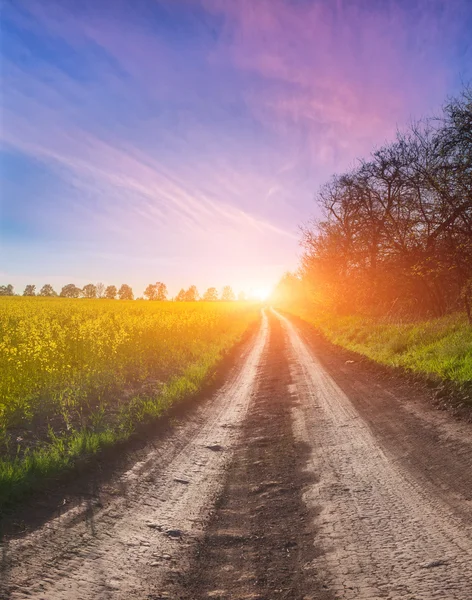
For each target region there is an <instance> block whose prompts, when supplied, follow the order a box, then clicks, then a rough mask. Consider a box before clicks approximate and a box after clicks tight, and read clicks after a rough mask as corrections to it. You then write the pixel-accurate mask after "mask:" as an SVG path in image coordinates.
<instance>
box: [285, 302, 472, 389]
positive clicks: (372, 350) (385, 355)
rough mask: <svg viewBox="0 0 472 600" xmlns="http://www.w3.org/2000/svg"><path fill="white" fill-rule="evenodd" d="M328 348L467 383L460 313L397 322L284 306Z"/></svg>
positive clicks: (471, 362) (468, 338)
mask: <svg viewBox="0 0 472 600" xmlns="http://www.w3.org/2000/svg"><path fill="white" fill-rule="evenodd" d="M287 310H288V311H289V312H292V313H293V314H296V315H297V316H300V317H301V318H303V319H304V320H306V321H308V322H310V323H312V324H313V325H315V327H317V328H318V329H319V330H320V331H322V332H323V333H324V335H325V336H326V337H327V338H328V339H329V340H330V341H331V342H333V343H334V344H337V345H339V346H343V347H344V348H348V349H349V350H353V351H354V352H358V353H359V354H363V355H365V356H367V357H369V358H370V359H372V360H375V361H377V362H379V363H382V364H385V365H389V366H393V367H403V368H404V369H407V370H409V371H413V372H418V373H423V374H425V375H429V376H433V377H437V378H440V379H442V380H447V381H453V382H456V383H459V384H465V383H467V382H471V381H472V327H470V326H469V325H468V323H467V318H466V315H465V314H462V313H456V314H452V315H448V316H445V317H442V318H439V319H431V320H428V321H416V322H406V323H405V322H399V321H396V320H392V319H386V318H385V319H368V318H366V317H360V316H344V317H341V316H334V315H329V314H323V313H321V312H316V311H315V310H313V309H311V310H310V309H309V308H307V307H296V308H293V307H292V308H287Z"/></svg>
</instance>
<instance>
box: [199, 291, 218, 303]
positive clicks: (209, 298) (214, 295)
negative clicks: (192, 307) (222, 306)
mask: <svg viewBox="0 0 472 600" xmlns="http://www.w3.org/2000/svg"><path fill="white" fill-rule="evenodd" d="M202 300H203V301H204V302H216V301H217V300H218V290H217V289H216V288H215V287H209V288H208V289H207V291H206V292H205V293H204V294H203V297H202Z"/></svg>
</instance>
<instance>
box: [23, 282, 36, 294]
mask: <svg viewBox="0 0 472 600" xmlns="http://www.w3.org/2000/svg"><path fill="white" fill-rule="evenodd" d="M23 296H36V286H35V285H34V284H29V285H27V286H26V287H25V291H24V292H23Z"/></svg>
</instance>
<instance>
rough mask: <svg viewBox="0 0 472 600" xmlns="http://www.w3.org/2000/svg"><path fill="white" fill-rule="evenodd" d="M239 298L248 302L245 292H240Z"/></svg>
mask: <svg viewBox="0 0 472 600" xmlns="http://www.w3.org/2000/svg"><path fill="white" fill-rule="evenodd" d="M238 300H239V302H246V300H247V298H246V294H245V292H239V294H238Z"/></svg>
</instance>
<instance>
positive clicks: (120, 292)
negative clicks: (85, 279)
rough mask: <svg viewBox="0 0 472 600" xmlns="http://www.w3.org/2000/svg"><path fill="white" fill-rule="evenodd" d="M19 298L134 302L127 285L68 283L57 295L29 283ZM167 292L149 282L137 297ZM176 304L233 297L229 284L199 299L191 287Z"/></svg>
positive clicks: (5, 290) (10, 291)
mask: <svg viewBox="0 0 472 600" xmlns="http://www.w3.org/2000/svg"><path fill="white" fill-rule="evenodd" d="M15 295H16V294H15V291H14V288H13V286H12V285H11V284H8V285H1V286H0V296H15ZM22 295H23V296H42V297H49V298H54V297H60V298H105V299H107V300H115V299H116V298H119V299H120V300H134V293H133V289H132V288H131V286H129V285H128V284H126V283H123V284H122V285H121V287H120V288H117V287H116V286H115V285H108V286H105V284H103V283H97V284H93V283H88V284H87V285H85V286H84V287H83V288H80V287H77V286H76V285H74V284H73V283H68V284H67V285H65V286H63V288H62V289H61V291H60V293H59V294H58V293H57V292H56V291H55V290H54V288H53V287H52V285H51V284H49V283H46V284H45V285H43V286H42V288H41V289H40V290H39V291H38V292H37V291H36V286H35V285H33V284H29V285H27V286H26V287H25V289H24V291H23V294H22ZM167 297H168V291H167V286H166V285H165V283H162V282H160V281H157V282H156V283H150V284H149V285H148V286H147V287H146V289H145V290H144V293H143V297H141V298H137V300H142V299H144V298H146V299H147V300H152V301H160V302H163V301H165V300H167ZM172 300H174V301H176V302H196V301H198V300H202V301H203V302H217V301H219V300H221V301H223V302H234V301H235V300H236V295H235V293H234V292H233V289H232V287H231V286H230V285H226V286H224V288H223V289H222V292H221V295H219V294H218V290H217V289H216V288H215V287H210V288H208V289H207V290H206V292H204V293H203V294H202V295H201V296H200V294H199V292H198V290H197V287H196V286H195V285H191V286H190V287H189V288H188V289H187V290H185V289H181V290H180V291H179V293H178V294H177V295H176V296H175V298H172ZM238 300H239V301H245V300H246V296H245V294H244V292H241V293H240V294H239V296H238Z"/></svg>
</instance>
